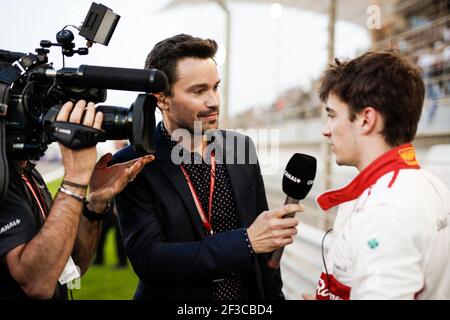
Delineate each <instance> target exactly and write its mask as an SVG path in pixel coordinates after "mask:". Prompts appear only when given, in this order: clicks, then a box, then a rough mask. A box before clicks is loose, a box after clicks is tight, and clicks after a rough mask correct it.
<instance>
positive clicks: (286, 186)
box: [283, 153, 317, 200]
mask: <svg viewBox="0 0 450 320" xmlns="http://www.w3.org/2000/svg"><path fill="white" fill-rule="evenodd" d="M316 171H317V160H316V158H314V157H312V156H308V155H306V154H301V153H296V154H294V155H293V156H292V158H291V160H289V162H288V164H287V166H286V170H285V171H284V175H283V192H284V193H285V194H286V195H287V196H289V197H291V198H294V199H297V200H302V199H305V198H306V195H307V194H308V193H309V191H310V190H311V188H312V186H313V183H314V178H315V177H316Z"/></svg>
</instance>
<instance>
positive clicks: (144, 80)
mask: <svg viewBox="0 0 450 320" xmlns="http://www.w3.org/2000/svg"><path fill="white" fill-rule="evenodd" d="M45 73H46V76H47V77H51V78H56V82H57V83H59V84H63V85H67V86H75V87H76V86H83V87H90V88H96V89H115V90H125V91H138V92H146V93H156V92H163V91H165V90H166V89H167V86H168V80H167V76H166V75H165V74H164V72H162V71H159V70H157V69H129V68H113V67H100V66H90V65H81V66H79V67H78V68H62V69H60V70H58V71H55V70H51V69H47V70H46V71H45Z"/></svg>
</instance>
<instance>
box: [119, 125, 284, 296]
mask: <svg viewBox="0 0 450 320" xmlns="http://www.w3.org/2000/svg"><path fill="white" fill-rule="evenodd" d="M226 132H227V135H226V137H225V135H224V133H225V131H218V133H219V134H221V136H222V137H224V138H225V139H227V138H228V139H230V138H233V139H236V138H239V139H243V140H244V141H245V142H246V146H247V148H246V149H247V150H250V152H252V153H254V155H255V159H256V152H255V148H254V145H253V143H252V142H251V140H250V139H249V138H248V137H246V136H243V135H240V134H237V133H233V132H229V131H226ZM225 139H224V142H223V144H221V148H223V149H224V151H223V153H224V158H225V160H226V159H227V158H228V159H230V158H234V159H236V158H237V156H238V153H237V152H233V151H235V150H233V149H232V148H226V146H227V144H226V140H225ZM219 140H220V139H219ZM229 142H230V141H229ZM155 147H156V153H155V157H156V159H155V160H154V161H153V162H151V163H150V164H148V165H146V166H145V168H144V169H143V170H142V172H141V173H140V174H139V175H138V176H137V177H136V179H135V180H134V181H133V182H132V183H130V184H129V185H128V186H127V187H126V188H125V190H124V191H123V192H122V193H120V194H119V195H118V196H117V197H116V198H115V203H116V205H117V209H118V213H119V221H120V227H121V231H122V233H123V237H124V241H125V247H126V251H127V254H128V257H129V259H130V261H131V264H132V266H133V269H134V271H135V272H136V274H137V275H138V277H139V279H140V282H139V285H138V288H137V291H136V294H135V299H178V300H186V299H197V300H209V299H211V297H212V281H213V280H214V279H221V278H224V277H227V276H228V275H230V274H231V273H240V274H247V275H248V276H249V277H250V278H251V279H253V281H252V284H253V286H254V292H255V295H256V296H257V297H258V298H259V299H283V298H284V296H283V294H282V292H281V287H282V282H281V276H280V271H279V269H278V270H276V271H274V270H272V269H270V268H268V267H267V260H268V258H269V255H268V254H260V255H253V256H251V255H250V253H249V250H248V247H247V245H248V243H246V240H245V234H244V233H245V230H246V228H247V227H249V226H250V224H251V223H252V222H253V221H254V220H255V218H256V216H257V215H258V214H260V213H261V212H263V211H265V210H267V209H268V207H267V200H266V195H265V190H264V184H263V180H262V177H261V172H260V168H259V164H257V163H256V164H226V168H227V172H228V174H229V177H230V181H231V185H232V188H233V193H234V197H235V200H236V209H237V212H238V215H239V221H240V228H239V229H236V230H232V231H228V232H224V233H220V234H215V235H213V236H210V235H206V234H205V229H204V227H203V225H202V223H201V220H200V217H199V214H198V212H197V208H196V206H195V204H194V201H193V199H192V194H191V192H190V190H189V187H188V184H187V182H186V178H185V177H184V175H183V173H182V171H181V169H180V166H179V165H176V164H174V163H173V162H172V161H171V154H170V152H171V151H170V147H169V146H168V145H167V143H166V142H165V141H163V135H162V132H161V129H160V125H158V126H157V128H156V130H155ZM217 150H219V148H217V149H216V157H217V152H218V151H217ZM136 157H138V155H137V154H136V152H135V151H134V148H133V146H128V147H125V148H124V149H122V150H121V151H119V152H118V153H117V154H115V156H114V160H113V163H117V162H124V161H128V160H130V159H133V158H136ZM247 160H248V159H247ZM234 163H236V162H234Z"/></svg>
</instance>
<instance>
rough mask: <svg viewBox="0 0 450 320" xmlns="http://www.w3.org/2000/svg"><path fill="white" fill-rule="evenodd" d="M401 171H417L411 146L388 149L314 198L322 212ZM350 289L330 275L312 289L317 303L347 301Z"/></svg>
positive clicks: (325, 275)
mask: <svg viewBox="0 0 450 320" xmlns="http://www.w3.org/2000/svg"><path fill="white" fill-rule="evenodd" d="M401 169H420V166H419V163H418V162H417V160H416V151H415V149H414V147H413V146H412V145H411V144H404V145H401V146H399V147H396V148H394V149H391V150H389V151H388V152H386V153H385V154H383V155H382V156H380V157H379V158H377V159H376V160H375V161H373V162H372V163H371V164H370V165H369V166H368V167H367V168H366V169H364V170H363V171H361V172H360V174H359V175H358V176H357V177H356V178H355V179H354V180H353V181H352V182H350V183H349V184H348V185H347V186H346V187H344V188H342V189H338V190H331V191H328V192H326V193H324V194H322V195H320V196H319V197H318V198H317V203H318V204H319V205H320V207H321V208H322V209H323V210H328V209H330V208H332V207H335V206H337V205H340V204H341V203H344V202H348V201H352V200H355V199H356V198H358V197H359V196H360V195H361V194H362V193H363V192H364V190H366V189H367V188H369V187H370V186H372V185H373V184H374V183H375V182H376V181H377V180H378V179H379V178H380V177H382V176H383V175H385V174H386V173H388V172H391V171H394V176H393V177H392V180H391V182H390V183H389V187H391V186H392V185H393V183H394V181H395V179H396V178H397V175H398V172H399V171H400V170H401ZM350 291H351V287H349V286H346V285H345V284H343V283H341V282H339V281H338V280H337V279H336V278H335V277H334V276H333V275H332V274H328V275H327V274H326V273H324V272H323V273H322V274H321V276H320V280H319V283H318V286H317V290H316V299H317V300H330V299H332V300H349V299H350Z"/></svg>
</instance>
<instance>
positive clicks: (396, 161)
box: [304, 52, 450, 299]
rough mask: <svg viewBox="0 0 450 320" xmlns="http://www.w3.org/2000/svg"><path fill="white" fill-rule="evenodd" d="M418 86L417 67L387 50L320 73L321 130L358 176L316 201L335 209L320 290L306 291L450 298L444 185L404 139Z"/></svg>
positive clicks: (412, 129)
mask: <svg viewBox="0 0 450 320" xmlns="http://www.w3.org/2000/svg"><path fill="white" fill-rule="evenodd" d="M424 91H425V90H424V83H423V81H422V78H421V73H420V70H418V69H417V68H416V67H415V66H414V65H413V64H411V63H410V62H409V61H408V60H407V59H406V58H405V57H403V56H401V55H399V54H397V53H393V52H380V53H366V54H364V55H363V56H361V57H358V58H356V59H354V60H351V61H348V62H340V61H339V60H336V63H335V64H334V65H331V66H330V68H329V69H328V70H327V71H326V72H325V74H324V77H323V79H322V84H321V88H320V98H321V100H322V101H323V102H324V103H325V104H326V111H327V115H328V119H327V122H326V124H325V127H324V129H323V132H322V133H323V135H324V136H325V137H326V138H328V140H329V143H330V145H331V150H332V151H333V153H334V154H335V155H336V162H337V164H338V165H347V166H354V167H356V168H357V169H358V170H359V175H358V176H357V177H356V178H355V179H354V180H353V181H352V182H351V183H350V184H348V185H347V186H346V187H344V188H342V189H339V190H332V191H329V192H326V193H324V194H322V195H321V196H319V197H318V199H317V202H318V204H319V205H320V207H321V208H322V209H323V210H328V209H330V208H333V207H335V206H338V205H339V210H338V213H337V218H336V222H335V225H334V228H333V229H334V230H333V233H332V240H331V241H332V242H331V246H330V249H329V252H328V256H327V259H326V261H325V266H324V271H323V273H322V275H321V277H320V280H319V283H318V287H317V291H316V295H315V297H312V296H308V295H304V297H305V298H315V299H450V227H449V226H448V222H449V219H450V192H449V190H448V189H447V187H446V186H444V184H443V183H442V182H440V181H439V180H438V179H437V178H436V177H434V176H433V175H432V174H430V173H428V172H426V171H425V170H423V169H421V166H420V163H419V162H418V161H417V159H416V154H415V149H414V147H413V146H412V145H411V144H410V143H411V141H412V140H413V139H414V136H415V134H416V130H417V124H418V122H419V119H420V115H421V111H422V105H423V100H424Z"/></svg>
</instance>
